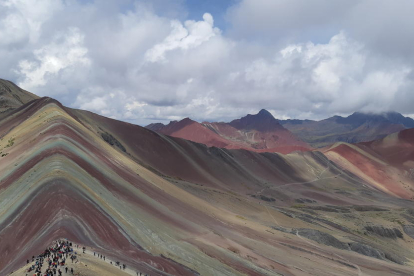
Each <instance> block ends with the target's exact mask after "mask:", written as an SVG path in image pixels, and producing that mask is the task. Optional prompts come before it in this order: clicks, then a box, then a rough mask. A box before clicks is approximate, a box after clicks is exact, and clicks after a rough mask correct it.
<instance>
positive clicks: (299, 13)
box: [0, 0, 414, 124]
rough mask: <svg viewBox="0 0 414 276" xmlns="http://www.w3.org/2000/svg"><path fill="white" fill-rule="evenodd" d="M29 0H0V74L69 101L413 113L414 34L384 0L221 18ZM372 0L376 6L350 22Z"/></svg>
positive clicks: (124, 116) (195, 110) (258, 10)
mask: <svg viewBox="0 0 414 276" xmlns="http://www.w3.org/2000/svg"><path fill="white" fill-rule="evenodd" d="M33 1H34V0H3V1H0V58H1V59H2V63H0V72H1V77H3V78H8V79H11V80H14V81H16V82H17V83H18V84H19V85H21V86H22V87H23V88H25V89H27V90H29V91H32V92H34V93H37V94H39V95H41V96H44V95H50V96H53V97H55V98H57V99H58V100H60V101H62V102H63V103H64V104H66V105H68V106H71V107H75V108H82V109H87V110H91V111H93V112H96V113H99V114H102V115H105V116H108V117H112V118H117V119H121V120H127V121H130V122H133V123H139V124H147V123H150V122H154V121H163V122H166V121H168V120H176V119H181V118H184V117H191V118H193V119H196V120H200V121H202V120H210V121H214V120H231V119H233V118H237V117H239V116H242V115H244V114H246V113H252V112H257V111H258V110H260V109H261V108H266V109H269V110H271V111H272V113H273V114H275V115H277V116H279V117H280V118H282V117H283V118H287V117H301V118H304V117H308V118H324V117H327V116H331V115H333V114H338V113H339V114H347V113H352V112H353V111H378V112H380V111H386V110H396V111H400V112H403V113H406V114H412V113H414V110H413V107H412V105H411V104H409V103H410V102H412V100H414V95H413V94H412V93H411V91H412V89H413V88H414V85H413V81H412V80H413V76H414V74H413V71H412V68H413V62H414V60H413V56H412V53H413V52H412V50H411V48H410V47H409V46H407V45H411V44H410V43H409V42H410V41H411V40H413V41H414V34H412V31H411V29H412V28H410V29H409V30H407V31H402V30H400V29H398V27H397V26H396V24H394V23H392V24H391V23H390V24H391V25H390V26H394V27H392V28H391V27H389V28H388V27H387V26H383V24H382V20H384V21H385V22H388V21H389V22H391V21H392V19H393V18H395V17H397V15H398V14H397V13H396V12H395V10H394V11H388V10H389V9H391V8H390V5H391V4H390V3H391V2H389V1H364V2H360V1H335V3H334V2H332V1H328V0H317V1H313V2H312V3H310V2H309V1H304V0H292V1H282V0H272V1H270V0H254V1H253V0H241V1H237V2H235V5H234V6H231V7H229V10H228V12H227V19H228V21H227V22H228V26H226V28H225V30H221V29H219V28H218V27H217V26H215V23H214V21H215V20H214V14H210V13H208V10H206V13H205V14H204V16H203V17H202V18H186V14H188V13H187V12H186V11H185V8H183V5H184V1H182V0H177V1H172V2H171V3H170V4H169V5H168V9H166V8H165V5H164V4H163V3H164V1H155V2H153V1H147V0H142V1H133V0H123V1H115V0H105V1H95V2H89V1H79V2H77V1H61V0H53V1H52V0H39V1H36V5H34V3H33ZM404 1H405V0H404ZM404 1H403V5H398V7H395V9H397V10H401V9H403V7H400V6H404V5H405V8H409V7H411V4H410V3H409V2H404ZM173 2H174V3H173ZM375 3H378V4H375ZM373 5H378V6H377V7H376V8H377V9H381V10H382V11H383V14H384V17H382V16H380V15H375V17H373V20H374V21H375V22H377V23H375V24H374V23H373V24H362V25H361V26H360V27H358V26H357V25H358V22H365V21H364V20H365V17H366V14H367V13H369V14H371V13H372V11H371V8H372V7H373ZM372 10H375V9H372ZM399 14H402V15H403V16H401V17H402V18H396V20H397V22H399V23H398V24H400V25H402V26H412V24H411V20H413V19H412V18H411V17H410V18H408V17H409V16H408V15H407V14H406V12H402V13H399ZM413 23H414V22H413ZM376 24H377V26H382V27H376ZM381 24H382V25H381ZM393 24H394V25H393ZM391 29H392V30H391ZM387 34H388V35H387ZM387 36H388V37H390V38H392V39H393V40H394V41H396V43H395V45H394V44H393V43H392V42H391V41H386V39H385V38H386V37H387ZM404 41H405V42H407V43H403V42H404ZM400 44H404V45H400Z"/></svg>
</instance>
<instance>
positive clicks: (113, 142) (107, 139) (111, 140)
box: [101, 132, 126, 152]
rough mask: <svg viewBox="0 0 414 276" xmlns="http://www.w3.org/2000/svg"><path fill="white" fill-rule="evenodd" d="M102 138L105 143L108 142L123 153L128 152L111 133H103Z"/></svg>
mask: <svg viewBox="0 0 414 276" xmlns="http://www.w3.org/2000/svg"><path fill="white" fill-rule="evenodd" d="M101 137H102V139H104V140H105V142H107V143H108V144H110V145H111V146H116V147H118V148H119V149H120V150H122V151H123V152H126V149H125V147H124V146H123V145H122V144H121V143H120V142H119V141H118V140H117V139H116V138H115V137H114V136H112V135H111V134H110V133H108V132H104V133H101Z"/></svg>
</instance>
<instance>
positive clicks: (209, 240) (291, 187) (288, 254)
mask: <svg viewBox="0 0 414 276" xmlns="http://www.w3.org/2000/svg"><path fill="white" fill-rule="evenodd" d="M0 136H1V143H0V145H1V154H0V156H2V157H0V240H1V243H0V274H1V275H4V274H6V273H8V272H10V271H12V270H16V269H17V268H19V267H21V266H23V264H24V263H25V260H26V259H27V258H28V256H32V255H35V254H38V253H39V250H40V251H41V250H42V249H43V247H46V246H47V245H49V244H50V243H51V242H52V241H53V240H56V239H59V238H62V237H63V238H69V239H70V240H73V241H75V242H77V243H80V244H83V245H85V246H87V247H88V248H93V249H95V250H96V251H97V252H101V253H103V254H105V255H107V256H112V258H113V259H119V260H121V261H123V262H125V263H127V264H128V266H129V267H134V268H136V270H138V271H142V272H144V273H149V274H151V275H197V274H201V275H332V274H334V273H335V274H337V275H363V274H369V275H373V274H375V275H389V274H390V273H391V272H392V273H399V274H400V275H410V274H412V271H413V264H412V260H413V259H414V248H413V241H414V240H413V237H412V236H410V234H409V233H411V232H410V231H411V230H410V229H411V228H410V227H411V226H412V225H414V211H413V210H411V209H410V208H412V201H409V200H407V199H405V198H406V197H405V196H403V195H400V194H399V193H397V192H392V193H391V192H384V191H383V190H382V189H379V188H378V187H376V182H375V181H372V180H371V179H370V178H365V177H364V176H363V175H358V173H357V172H354V171H352V170H351V169H347V168H346V167H345V166H342V163H340V162H339V161H338V162H337V163H335V162H332V161H336V159H335V158H337V159H339V158H340V159H341V160H345V159H346V158H347V157H346V156H343V155H340V156H339V155H338V156H339V157H338V156H334V154H330V153H329V152H325V153H326V155H325V154H323V153H321V152H303V153H293V154H289V155H280V154H275V153H257V152H252V151H246V150H227V149H219V148H214V147H211V148H209V147H207V146H205V145H202V144H197V143H194V142H190V141H187V140H183V139H180V138H174V137H169V136H164V135H161V134H158V133H155V132H153V131H150V130H148V129H145V128H141V127H138V126H135V125H131V124H127V123H123V122H119V121H115V120H112V119H108V118H105V117H101V116H98V115H96V114H93V113H90V112H85V111H80V110H71V109H67V108H65V107H63V106H62V105H61V104H60V103H58V102H57V101H55V100H53V99H50V98H42V99H39V100H34V101H32V102H29V103H27V104H25V105H24V106H22V107H20V108H18V109H16V110H14V111H13V112H12V114H10V115H8V116H7V117H6V118H4V119H2V120H1V121H0ZM357 147H358V148H359V149H360V151H358V152H362V155H364V156H374V157H375V155H378V156H377V157H375V158H377V159H378V160H380V157H381V156H379V155H380V153H379V151H378V150H377V149H376V148H375V147H374V146H372V147H368V146H366V148H367V149H366V150H364V149H362V147H363V145H361V146H359V145H358V146H357ZM360 147H361V148H360ZM406 147H407V148H408V149H410V150H411V149H412V146H410V145H408V144H407V145H406ZM332 152H333V149H332ZM368 154H369V155H368ZM330 155H332V156H330ZM327 156H328V157H329V158H331V159H332V161H331V160H329V159H328V158H327ZM370 158H371V157H370ZM406 159H407V160H405V159H404V160H403V161H401V162H402V164H406V163H407V162H410V160H411V162H412V160H413V159H412V158H411V156H407V157H406ZM346 160H348V159H346ZM381 160H382V162H384V163H385V162H387V161H386V160H385V159H384V160H385V161H384V160H383V159H381ZM351 161H352V160H349V161H347V162H351ZM401 162H400V163H401ZM400 163H398V164H400ZM387 164H388V166H390V169H391V167H392V169H393V170H395V172H397V175H398V174H403V175H404V174H405V171H406V170H407V168H408V167H407V168H406V167H404V166H402V167H401V166H400V165H398V164H397V162H395V163H392V162H391V161H390V162H389V163H387ZM345 165H346V164H345ZM385 173H387V172H385ZM401 185H402V186H404V185H405V186H409V187H412V185H413V183H412V181H411V180H410V179H409V178H408V176H407V180H406V182H405V183H404V184H401ZM377 227H379V228H377ZM381 227H382V228H381ZM413 227H414V226H413ZM383 229H385V230H383ZM390 229H391V230H390ZM394 229H395V230H394ZM413 229H414V228H413ZM371 230H372V231H371ZM384 233H385V234H384ZM392 233H394V234H395V235H393V234H392ZM400 233H401V234H402V235H400ZM382 234H384V235H385V236H381V235H382Z"/></svg>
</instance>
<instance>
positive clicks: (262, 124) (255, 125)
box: [229, 109, 284, 132]
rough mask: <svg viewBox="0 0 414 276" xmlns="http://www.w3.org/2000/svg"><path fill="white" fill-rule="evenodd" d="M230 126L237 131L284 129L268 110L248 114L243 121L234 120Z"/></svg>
mask: <svg viewBox="0 0 414 276" xmlns="http://www.w3.org/2000/svg"><path fill="white" fill-rule="evenodd" d="M229 124H230V125H231V126H232V127H234V128H237V129H245V130H252V129H254V130H258V131H265V132H266V131H273V130H281V129H284V127H283V126H282V125H281V124H280V123H279V121H278V120H277V119H275V117H273V115H272V114H271V113H270V112H269V111H267V110H266V109H262V110H260V111H259V113H257V114H254V115H252V114H248V115H247V116H244V117H242V118H241V119H237V120H233V121H231V122H230V123H229Z"/></svg>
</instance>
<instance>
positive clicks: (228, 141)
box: [147, 110, 310, 154]
mask: <svg viewBox="0 0 414 276" xmlns="http://www.w3.org/2000/svg"><path fill="white" fill-rule="evenodd" d="M147 128H149V129H151V130H154V131H157V132H160V133H162V134H165V135H170V136H173V137H178V138H183V139H186V140H190V141H193V142H197V143H202V144H205V145H207V146H209V147H213V146H214V147H219V148H227V149H246V150H251V151H256V152H279V153H283V154H287V153H291V152H293V151H307V150H310V147H309V145H308V144H306V143H305V142H303V141H301V140H300V139H299V138H297V137H296V136H295V135H294V134H292V133H291V132H290V131H289V130H287V129H285V128H284V127H283V126H282V125H280V124H279V122H278V121H277V120H276V119H275V118H274V117H273V116H272V115H271V114H270V113H269V112H268V111H266V110H261V111H260V112H259V113H258V114H256V115H250V114H249V115H247V116H245V117H243V118H241V119H238V120H234V121H232V122H230V123H208V122H204V123H202V124H200V123H198V122H195V121H193V120H191V119H189V118H185V119H183V120H181V121H179V122H177V121H172V122H170V123H169V124H168V125H166V126H164V127H161V126H160V124H152V125H149V126H147Z"/></svg>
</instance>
